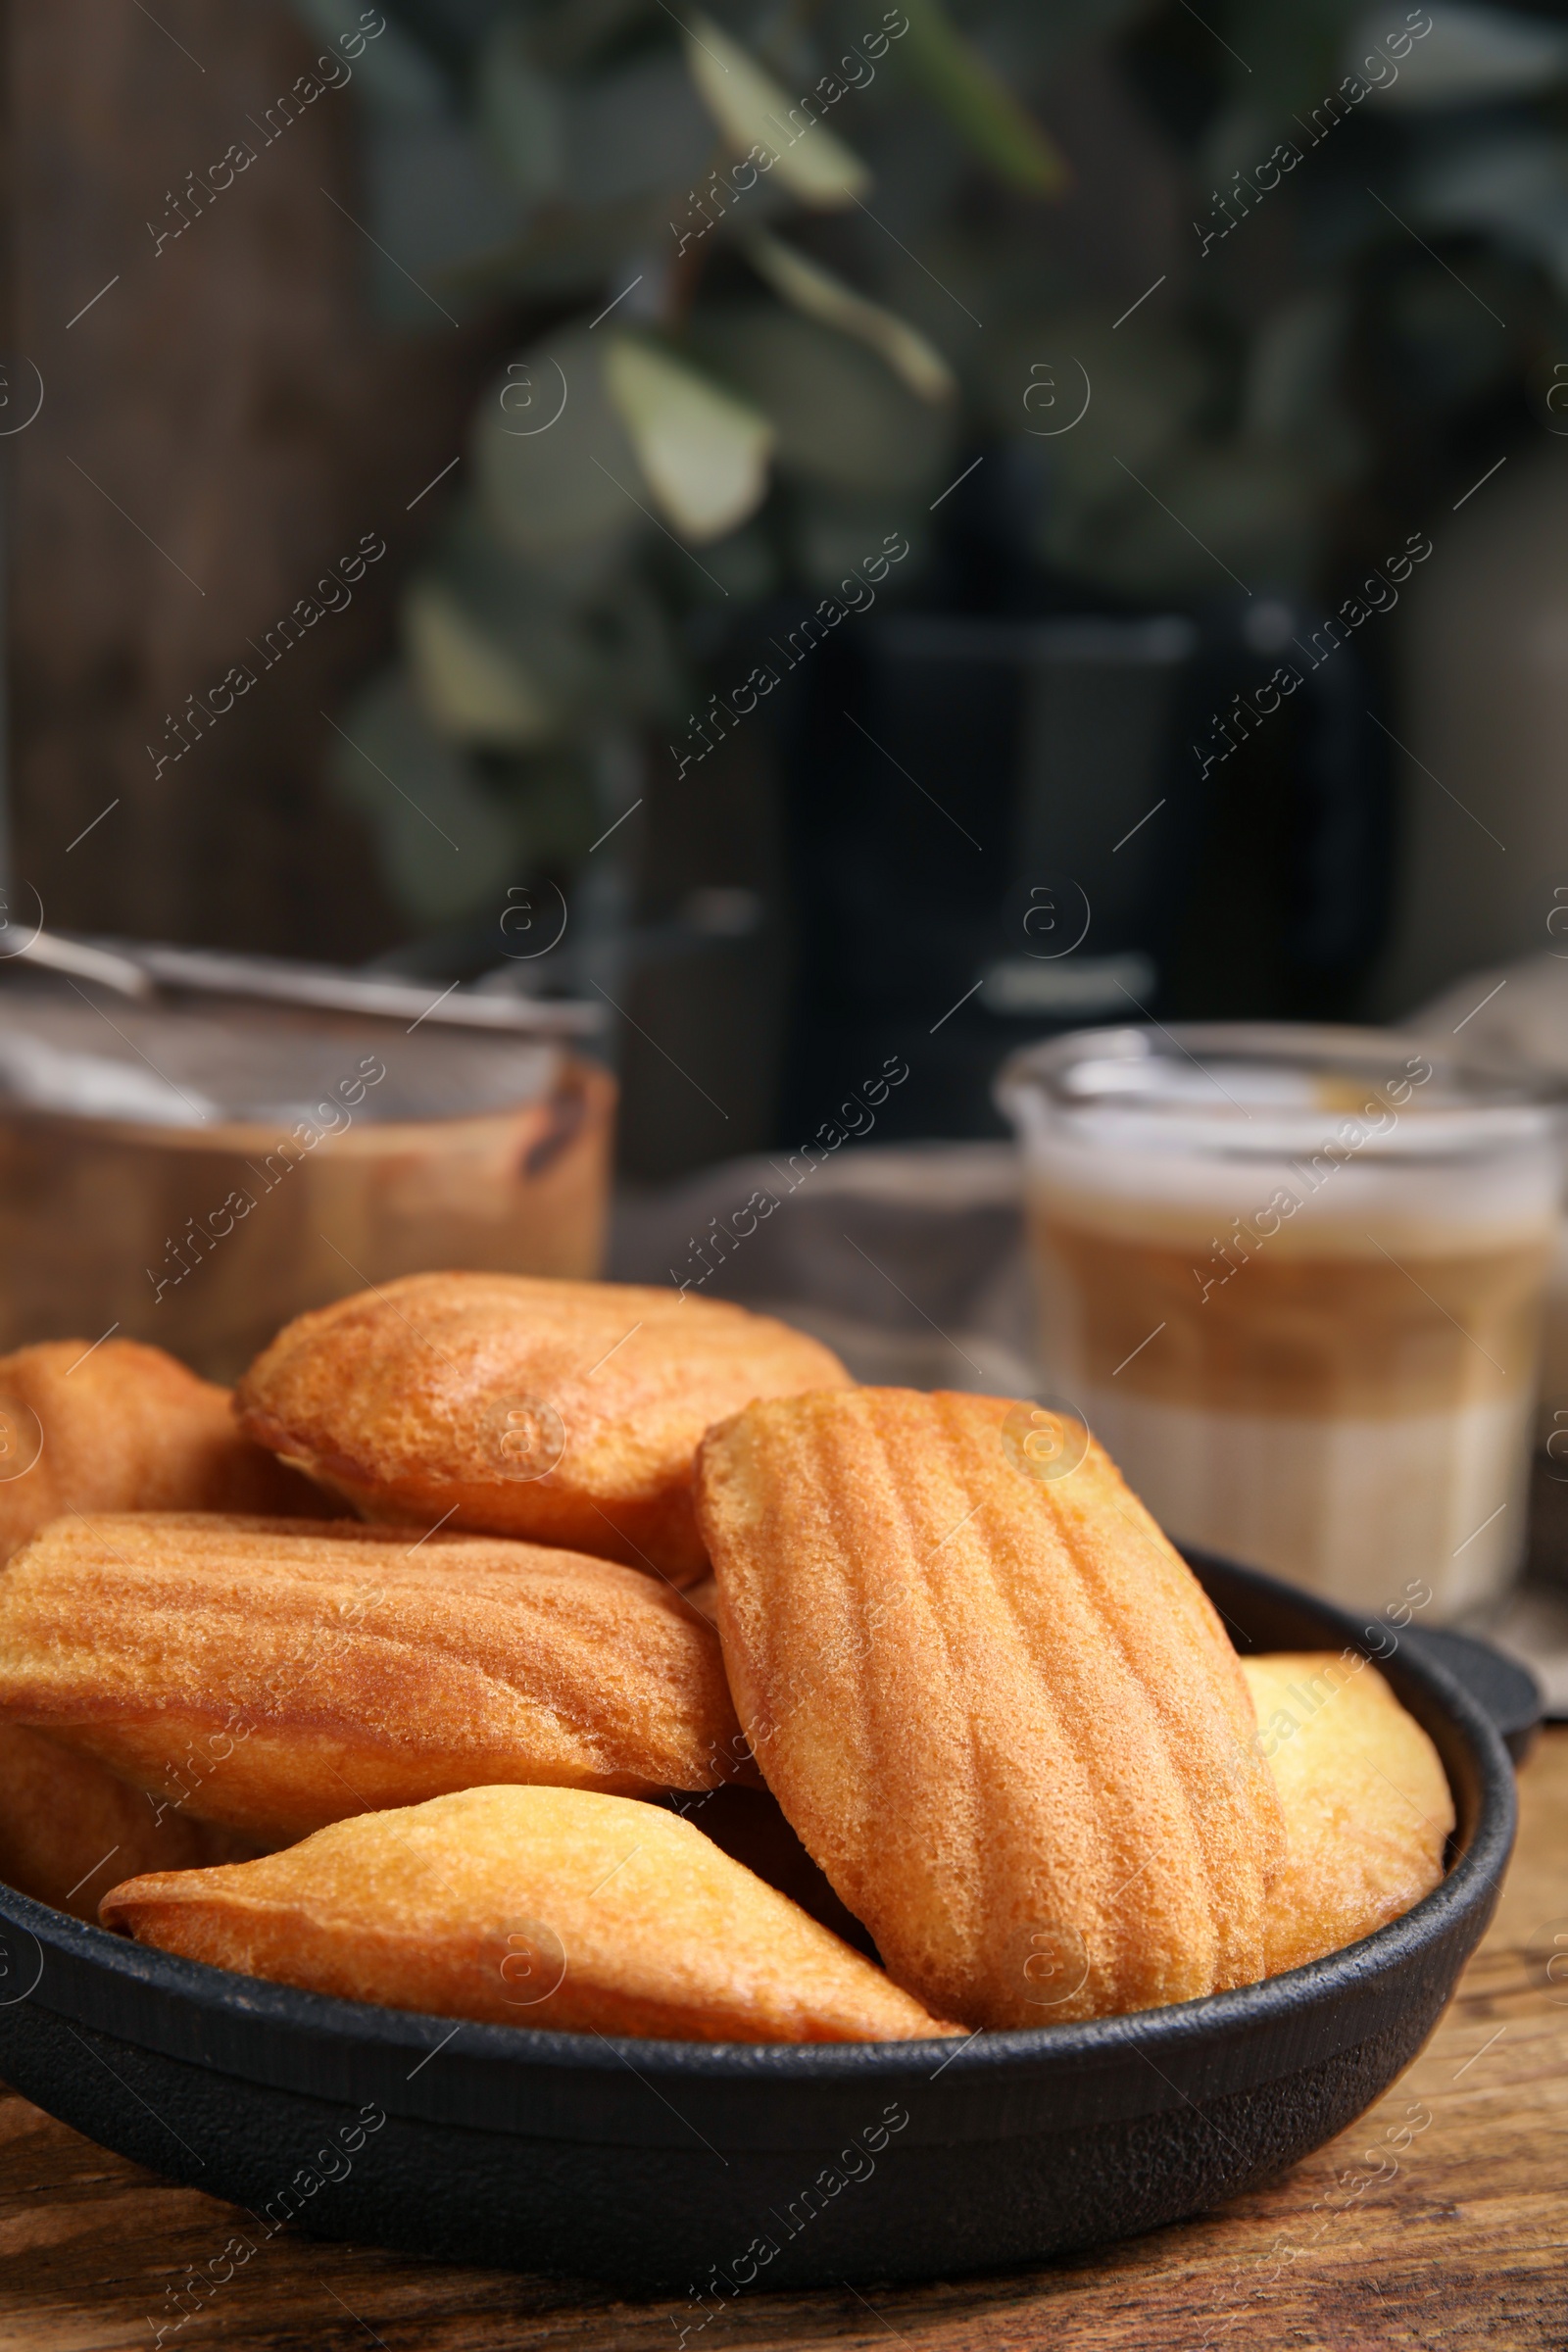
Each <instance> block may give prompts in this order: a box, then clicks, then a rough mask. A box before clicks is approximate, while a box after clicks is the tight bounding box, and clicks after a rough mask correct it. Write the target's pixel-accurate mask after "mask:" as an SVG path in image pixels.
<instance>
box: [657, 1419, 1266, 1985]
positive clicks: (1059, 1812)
mask: <svg viewBox="0 0 1568 2352" xmlns="http://www.w3.org/2000/svg"><path fill="white" fill-rule="evenodd" d="M1031 1416H1033V1418H1031ZM1042 1424H1043V1426H1042ZM1064 1436H1065V1437H1066V1438H1067V1439H1068V1440H1069V1441H1070V1444H1069V1446H1068V1450H1067V1451H1066V1452H1065V1453H1063V1451H1062V1450H1061V1446H1060V1443H1059V1441H1060V1440H1061V1439H1062V1438H1063V1437H1064ZM1074 1465H1075V1466H1074ZM1041 1468H1044V1469H1046V1470H1054V1469H1058V1468H1060V1469H1064V1472H1065V1474H1063V1475H1059V1476H1044V1475H1037V1471H1038V1470H1039V1469H1041ZM700 1475H701V1484H700V1504H699V1509H700V1516H701V1521H702V1526H703V1531H704V1534H705V1536H706V1537H707V1540H708V1543H709V1545H710V1548H711V1552H712V1557H713V1566H714V1571H715V1574H716V1576H717V1580H718V1623H719V1632H720V1635H721V1637H722V1640H723V1644H724V1659H725V1664H726V1666H727V1668H728V1671H729V1678H730V1688H731V1690H732V1691H734V1694H735V1702H736V1706H737V1708H738V1710H739V1713H740V1718H741V1722H742V1725H743V1726H744V1728H745V1730H746V1732H747V1734H748V1736H749V1738H750V1740H751V1742H752V1746H753V1748H754V1750H755V1752H756V1755H757V1760H758V1762H759V1763H760V1765H761V1767H762V1771H763V1773H764V1774H765V1776H766V1778H767V1782H768V1785H769V1787H770V1788H771V1789H772V1790H773V1792H774V1794H775V1795H776V1796H777V1798H778V1800H779V1802H780V1804H781V1805H782V1806H783V1809H784V1811H785V1813H786V1814H787V1815H788V1817H789V1819H790V1821H791V1822H792V1823H793V1825H794V1827H795V1829H796V1831H797V1832H798V1833H799V1836H800V1838H801V1840H802V1842H803V1843H804V1844H805V1846H806V1847H807V1849H808V1851H809V1853H810V1854H811V1855H812V1857H813V1858H814V1859H815V1860H816V1861H817V1862H818V1863H819V1864H820V1865H821V1867H822V1869H823V1870H824V1871H825V1872H826V1873H827V1876H828V1878H829V1879H830V1880H831V1881H832V1884H833V1886H834V1887H835V1888H836V1890H837V1891H838V1893H839V1894H840V1895H841V1896H842V1898H843V1900H844V1901H845V1902H846V1903H847V1904H848V1906H849V1908H850V1910H851V1911H853V1912H854V1914H855V1916H856V1917H857V1918H858V1919H859V1920H862V1921H863V1922H864V1924H865V1926H866V1927H867V1928H868V1929H869V1930H870V1932H871V1935H872V1936H873V1937H874V1938H875V1941H876V1946H877V1949H878V1951H879V1952H880V1953H881V1955H882V1958H883V1960H884V1962H885V1963H886V1965H887V1968H888V1972H889V1974H890V1975H891V1976H892V1977H893V1978H894V1979H895V1980H896V1982H897V1983H899V1984H901V1985H906V1986H907V1988H908V1989H909V1990H910V1991H911V1992H913V1993H915V1994H916V1995H917V1996H918V1997H919V1998H920V1999H921V2000H923V2001H924V2002H925V2003H926V2005H927V2007H928V2008H931V2009H933V2010H936V2011H937V2012H939V2013H940V2014H941V2015H943V2016H945V2017H957V2018H960V2019H962V2020H963V2022H964V2023H965V2024H966V2025H970V2026H1025V2025H1050V2024H1054V2023H1055V2022H1057V2021H1060V2020H1066V2019H1070V2018H1079V2017H1091V2016H1098V2015H1103V2014H1105V2013H1107V2012H1111V2011H1117V2010H1125V2009H1139V2008H1147V2007H1152V2006H1156V2005H1158V2004H1160V2003H1163V2002H1168V2001H1182V2000H1187V1999H1190V1998H1192V1997H1193V1996H1194V1995H1195V1994H1199V1993H1204V1992H1209V1991H1212V1990H1214V1989H1216V1988H1217V1987H1220V1986H1224V1985H1244V1984H1249V1983H1251V1982H1252V1981H1253V1980H1255V1979H1256V1978H1258V1977H1260V1976H1261V1975H1262V1973H1263V1919H1264V1889H1265V1886H1266V1884H1267V1881H1268V1879H1269V1877H1270V1875H1271V1874H1272V1873H1273V1871H1274V1870H1275V1868H1276V1867H1277V1865H1278V1862H1279V1859H1280V1853H1281V1841H1282V1826H1281V1819H1280V1810H1279V1800H1278V1798H1277V1796H1276V1794H1275V1791H1274V1788H1273V1785H1272V1782H1271V1781H1270V1778H1269V1774H1268V1771H1267V1767H1266V1766H1265V1765H1264V1763H1263V1761H1262V1759H1261V1757H1260V1756H1259V1755H1258V1754H1257V1752H1256V1744H1255V1735H1254V1727H1253V1719H1252V1709H1251V1705H1250V1699H1249V1696H1248V1691H1247V1686H1246V1684H1245V1683H1244V1681H1243V1680H1242V1675H1241V1668H1240V1665H1239V1662H1238V1660H1237V1658H1236V1655H1235V1653H1234V1651H1233V1650H1232V1648H1231V1646H1230V1643H1229V1642H1227V1640H1226V1638H1225V1634H1224V1632H1223V1629H1222V1628H1221V1626H1220V1624H1219V1621H1218V1619H1217V1618H1216V1616H1215V1614H1214V1611H1213V1610H1212V1608H1211V1607H1210V1606H1209V1604H1208V1601H1207V1600H1206V1599H1205V1598H1204V1596H1203V1593H1202V1592H1201V1588H1200V1587H1199V1585H1198V1583H1197V1581H1196V1579H1195V1578H1194V1577H1193V1576H1192V1575H1191V1573H1190V1572H1189V1570H1188V1568H1187V1566H1186V1564H1185V1563H1184V1562H1183V1561H1182V1560H1181V1559H1180V1558H1179V1557H1178V1556H1177V1554H1176V1553H1175V1551H1174V1550H1173V1549H1172V1548H1171V1546H1170V1544H1168V1543H1167V1542H1166V1540H1165V1538H1164V1537H1163V1536H1162V1535H1161V1534H1160V1532H1159V1530H1158V1528H1157V1527H1155V1525H1154V1523H1153V1521H1152V1519H1151V1518H1150V1516H1149V1514H1148V1513H1147V1512H1146V1511H1145V1510H1144V1508H1143V1506H1142V1505H1141V1504H1140V1503H1139V1502H1137V1501H1136V1500H1135V1499H1134V1497H1133V1496H1132V1495H1130V1494H1129V1493H1128V1491H1127V1489H1126V1488H1125V1487H1124V1486H1123V1484H1122V1482H1121V1480H1120V1478H1119V1477H1118V1476H1117V1473H1116V1471H1115V1470H1114V1469H1113V1468H1112V1466H1111V1464H1110V1462H1109V1461H1108V1460H1107V1459H1106V1457H1105V1455H1104V1454H1103V1452H1102V1451H1101V1449H1100V1447H1099V1446H1095V1445H1094V1444H1093V1443H1091V1442H1090V1441H1089V1440H1088V1438H1087V1436H1086V1434H1085V1433H1084V1432H1083V1431H1082V1430H1081V1429H1080V1428H1079V1426H1078V1425H1077V1424H1075V1423H1067V1424H1065V1425H1063V1424H1061V1423H1059V1422H1053V1421H1051V1420H1050V1417H1049V1416H1043V1415H1041V1413H1040V1411H1039V1408H1032V1407H1030V1406H1028V1405H1014V1404H1010V1403H1008V1402H1007V1401H1005V1399H1001V1398H997V1397H970V1396H953V1395H940V1394H939V1395H935V1396H922V1395H916V1394H915V1393H914V1392H912V1391H910V1390H907V1389H856V1390H851V1391H848V1392H844V1393H827V1394H823V1395H820V1396H809V1397H794V1398H791V1399H787V1400H780V1401H775V1402H770V1403H762V1404H754V1405H750V1406H748V1408H747V1409H746V1411H744V1412H743V1413H740V1414H738V1415H737V1416H736V1418H735V1419H734V1420H732V1421H730V1422H728V1423H726V1424H725V1425H724V1426H723V1427H721V1428H719V1429H716V1430H713V1431H711V1432H710V1434H709V1436H708V1438H707V1439H706V1441H705V1442H704V1446H703V1449H702V1455H701V1474H700Z"/></svg>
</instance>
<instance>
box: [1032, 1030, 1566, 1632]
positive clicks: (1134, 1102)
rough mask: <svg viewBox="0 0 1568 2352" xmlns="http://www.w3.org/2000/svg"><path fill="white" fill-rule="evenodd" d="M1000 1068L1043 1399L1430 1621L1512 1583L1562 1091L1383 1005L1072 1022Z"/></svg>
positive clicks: (1234, 1534)
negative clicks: (1416, 1040)
mask: <svg viewBox="0 0 1568 2352" xmlns="http://www.w3.org/2000/svg"><path fill="white" fill-rule="evenodd" d="M1002 1091H1003V1099H1004V1102H1005V1105H1006V1107H1007V1108H1008V1109H1009V1110H1010V1111H1011V1112H1012V1114H1013V1116H1014V1117H1015V1118H1016V1119H1017V1121H1018V1124H1019V1126H1020V1129H1021V1132H1022V1135H1023V1139H1024V1145H1025V1156H1026V1165H1027V1171H1028V1175H1027V1182H1028V1197H1029V1217H1030V1225H1031V1232H1032V1238H1033V1246H1034V1257H1035V1264H1036V1268H1037V1274H1038V1279H1039V1285H1040V1295H1041V1335H1042V1355H1043V1360H1044V1369H1045V1377H1046V1387H1047V1389H1048V1390H1049V1391H1050V1392H1051V1393H1052V1394H1051V1401H1052V1402H1053V1403H1061V1404H1065V1405H1068V1406H1070V1407H1071V1408H1072V1409H1073V1410H1074V1411H1076V1412H1078V1413H1079V1414H1081V1416H1082V1417H1083V1418H1084V1419H1085V1420H1086V1421H1087V1423H1088V1425H1089V1426H1090V1428H1091V1429H1093V1431H1094V1433H1095V1435H1096V1436H1097V1437H1098V1438H1099V1439H1100V1441H1101V1443H1102V1444H1103V1446H1105V1447H1106V1448H1107V1449H1108V1451H1109V1452H1110V1454H1111V1456H1112V1458H1113V1459H1114V1460H1115V1461H1116V1462H1117V1463H1118V1464H1119V1466H1120V1468H1121V1470H1122V1471H1123V1473H1124V1475H1125V1476H1126V1478H1127V1479H1128V1480H1129V1482H1130V1483H1131V1485H1132V1486H1133V1487H1134V1488H1135V1489H1136V1491H1137V1492H1138V1493H1139V1494H1140V1495H1142V1497H1143V1499H1144V1500H1145V1502H1147V1503H1148V1505H1149V1507H1150V1508H1151V1509H1152V1511H1153V1512H1154V1514H1155V1516H1156V1517H1157V1518H1158V1519H1159V1520H1160V1521H1161V1523H1162V1524H1163V1525H1164V1526H1165V1527H1166V1528H1167V1529H1168V1531H1169V1532H1170V1533H1171V1534H1172V1535H1173V1536H1174V1537H1176V1539H1177V1540H1178V1541H1185V1542H1187V1543H1190V1544H1202V1545H1205V1546H1207V1547H1208V1548H1210V1549H1212V1550H1215V1551H1223V1552H1228V1553H1230V1554H1231V1555H1232V1556H1234V1557H1235V1558H1237V1559H1241V1560H1247V1561H1250V1562H1252V1563H1254V1564H1255V1565H1257V1566H1260V1567H1264V1568H1269V1569H1272V1570H1274V1571H1276V1572H1277V1573H1278V1574H1281V1575H1284V1576H1287V1577H1290V1578H1292V1579H1294V1580H1295V1581H1296V1582H1298V1583H1300V1584H1303V1585H1306V1586H1309V1587H1310V1588H1312V1589H1313V1590H1314V1591H1316V1592H1319V1593H1324V1594H1325V1595H1326V1596H1328V1597H1330V1598H1333V1599H1336V1600H1340V1601H1342V1602H1344V1603H1346V1604H1348V1605H1350V1606H1352V1607H1356V1608H1366V1609H1369V1610H1376V1609H1380V1608H1383V1607H1386V1606H1389V1605H1391V1604H1396V1603H1398V1602H1399V1601H1401V1600H1402V1601H1408V1600H1409V1599H1410V1597H1411V1595H1412V1593H1415V1594H1416V1596H1417V1600H1418V1605H1420V1606H1421V1607H1422V1609H1423V1615H1424V1618H1425V1621H1426V1622H1428V1623H1435V1622H1438V1621H1440V1620H1442V1619H1451V1618H1453V1617H1456V1616H1459V1615H1461V1614H1463V1613H1464V1612H1465V1611H1466V1610H1468V1609H1470V1608H1472V1607H1474V1606H1476V1605H1477V1604H1479V1603H1481V1602H1483V1601H1485V1600H1488V1599H1490V1598H1493V1597H1495V1595H1496V1594H1498V1593H1501V1592H1502V1591H1503V1590H1504V1589H1505V1588H1506V1586H1507V1584H1508V1582H1509V1580H1510V1578H1511V1577H1512V1575H1513V1573H1514V1571H1515V1569H1516V1567H1517V1564H1518V1561H1519V1559H1520V1556H1521V1553H1522V1550H1523V1545H1524V1540H1525V1532H1526V1531H1525V1507H1526V1492H1527V1480H1528V1471H1529V1454H1530V1438H1531V1425H1532V1413H1533V1406H1534V1396H1535V1384H1536V1370H1537V1357H1538V1349H1539V1326H1540V1316H1541V1303H1542V1298H1543V1293H1544V1283H1545V1278H1546V1274H1547V1271H1548V1268H1549V1266H1550V1264H1551V1261H1552V1259H1553V1256H1554V1254H1555V1250H1556V1241H1557V1225H1558V1198H1559V1192H1560V1184H1561V1144H1560V1141H1559V1136H1558V1118H1557V1113H1556V1110H1555V1108H1554V1107H1553V1106H1552V1105H1551V1104H1549V1103H1546V1102H1545V1101H1544V1100H1543V1099H1542V1098H1540V1097H1539V1096H1537V1095H1536V1094H1534V1093H1533V1092H1532V1090H1531V1089H1530V1088H1529V1087H1528V1086H1525V1085H1523V1084H1519V1085H1510V1084H1508V1083H1507V1082H1505V1081H1500V1080H1498V1079H1497V1078H1495V1077H1491V1078H1488V1077H1483V1076H1481V1075H1479V1074H1476V1073H1473V1072H1470V1071H1467V1070H1464V1069H1463V1068H1461V1067H1460V1066H1458V1065H1450V1066H1447V1067H1445V1066H1444V1065H1443V1064H1442V1063H1441V1062H1438V1063H1435V1062H1434V1061H1433V1060H1432V1059H1431V1058H1429V1057H1428V1056H1427V1055H1425V1054H1422V1053H1421V1052H1420V1050H1419V1049H1417V1048H1416V1047H1414V1046H1412V1045H1410V1044H1409V1043H1408V1041H1404V1040H1401V1039H1398V1038H1395V1037H1390V1036H1385V1035H1380V1034H1379V1033H1376V1032H1370V1031H1353V1030H1343V1031H1313V1030H1298V1029H1286V1028H1260V1027H1259V1028H1244V1027H1230V1026H1224V1027H1212V1028H1204V1029H1184V1030H1182V1031H1180V1032H1177V1033H1169V1032H1163V1031H1157V1030H1147V1031H1146V1030H1141V1029H1140V1030H1117V1031H1103V1032H1090V1033H1087V1034H1085V1035H1083V1036H1080V1037H1075V1038H1065V1039H1060V1040H1057V1041H1055V1042H1054V1043H1053V1044H1051V1045H1048V1046H1044V1047H1036V1048H1033V1049H1031V1050H1030V1051H1029V1052H1027V1053H1026V1054H1021V1055H1019V1056H1017V1057H1015V1059H1014V1061H1013V1062H1012V1063H1010V1064H1009V1065H1008V1069H1007V1071H1006V1072H1005V1076H1004V1080H1003V1090H1002ZM1428 1595H1430V1598H1428V1597H1427V1596H1428Z"/></svg>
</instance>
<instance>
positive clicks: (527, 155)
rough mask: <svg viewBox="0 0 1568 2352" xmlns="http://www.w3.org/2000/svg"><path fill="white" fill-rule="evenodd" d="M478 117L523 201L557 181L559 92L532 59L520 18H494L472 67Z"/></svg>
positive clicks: (561, 138)
mask: <svg viewBox="0 0 1568 2352" xmlns="http://www.w3.org/2000/svg"><path fill="white" fill-rule="evenodd" d="M478 117H479V127H480V129H481V131H482V132H483V134H484V137H485V140H486V142H487V144H488V146H489V149H490V152H491V154H492V155H493V156H494V157H495V159H496V162H497V164H498V165H499V167H500V169H501V170H502V171H503V172H505V173H506V175H507V177H508V179H509V180H510V181H511V182H512V184H513V186H514V187H515V189H516V190H517V193H518V194H519V195H520V196H522V197H524V198H525V199H526V200H527V201H528V202H529V203H532V204H536V203H538V201H539V200H540V198H541V197H544V196H548V195H551V194H552V193H553V192H554V191H555V190H556V189H558V188H559V187H560V185H561V177H562V168H563V163H564V145H565V120H564V105H563V102H562V96H561V93H560V91H559V90H558V89H557V88H556V86H555V84H554V83H553V82H552V81H551V80H550V79H549V77H548V76H547V75H546V74H543V73H540V71H539V69H538V67H537V66H536V65H535V64H534V61H533V57H532V54H531V52H530V50H529V47H528V39H527V26H526V24H525V23H524V22H523V20H522V19H520V18H518V17H515V16H505V17H502V18H500V19H498V21H497V24H496V26H495V29H494V31H493V33H492V34H491V37H490V39H489V40H488V41H487V42H486V43H485V47H484V51H483V54H482V55H481V57H480V59H479V69H478Z"/></svg>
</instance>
